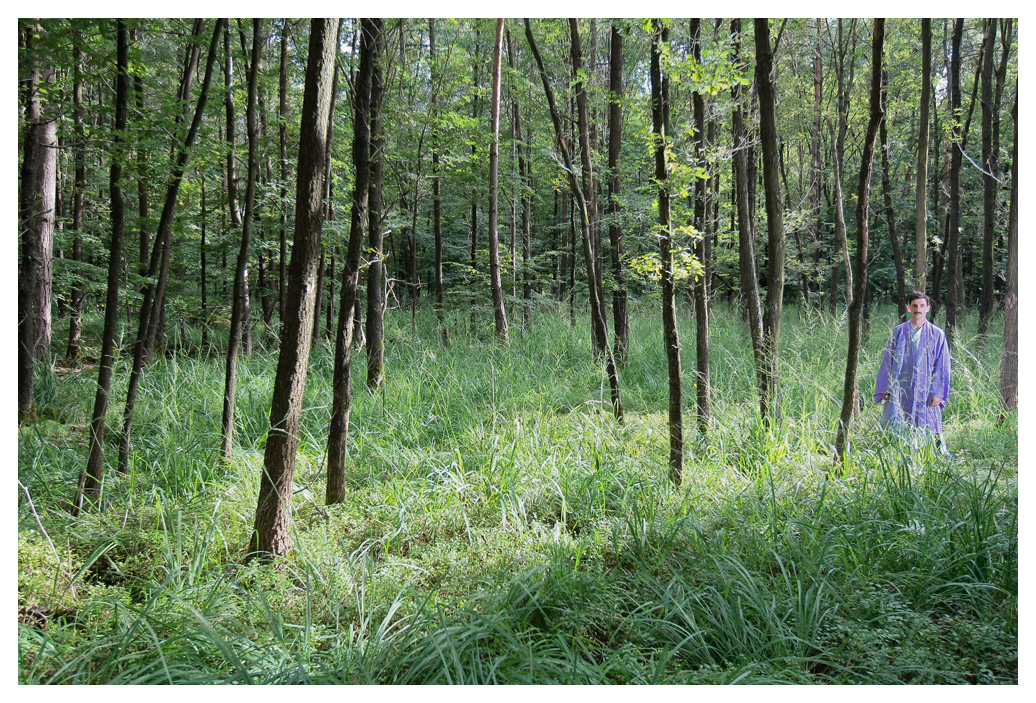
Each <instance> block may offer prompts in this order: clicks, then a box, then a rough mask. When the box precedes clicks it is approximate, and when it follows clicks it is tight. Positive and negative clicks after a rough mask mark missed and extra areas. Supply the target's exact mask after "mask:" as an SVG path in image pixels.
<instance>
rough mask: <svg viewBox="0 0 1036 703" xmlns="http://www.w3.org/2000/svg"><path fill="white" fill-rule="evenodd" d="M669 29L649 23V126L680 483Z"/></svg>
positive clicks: (672, 461)
mask: <svg viewBox="0 0 1036 703" xmlns="http://www.w3.org/2000/svg"><path fill="white" fill-rule="evenodd" d="M668 45H669V29H668V27H666V26H665V25H663V24H662V22H661V20H651V124H652V137H653V141H654V152H655V180H656V181H658V224H659V232H658V233H659V237H658V244H659V248H660V249H661V257H662V262H661V263H662V270H661V273H662V340H663V344H664V345H665V355H666V362H667V364H668V366H669V480H670V481H672V482H673V484H675V485H676V486H679V485H680V484H681V483H682V482H683V379H682V374H681V372H680V338H679V331H678V330H677V326H676V286H675V284H674V281H673V252H672V242H673V223H672V213H671V210H670V202H669V200H670V199H669V190H668V184H667V180H668V176H669V161H668V159H667V157H666V152H667V148H666V147H667V142H668V140H669V104H668V103H669V72H668V71H665V72H663V70H662V50H663V47H666V48H668Z"/></svg>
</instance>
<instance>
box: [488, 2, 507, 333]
mask: <svg viewBox="0 0 1036 703" xmlns="http://www.w3.org/2000/svg"><path fill="white" fill-rule="evenodd" d="M503 37H504V20H503V18H500V19H498V20H497V21H496V43H495V44H494V45H493V88H492V105H491V108H490V109H491V113H490V114H491V117H490V119H491V122H492V124H491V129H490V132H491V137H490V139H491V140H492V141H491V143H490V146H489V281H490V287H491V288H492V293H493V320H494V322H495V324H496V336H497V339H499V340H500V341H501V342H504V343H506V342H507V311H506V310H505V309H504V291H503V282H502V281H501V279H500V237H499V233H498V232H497V225H498V220H499V209H500V208H499V196H498V193H497V190H498V189H499V183H500V177H499V173H498V172H499V168H500V58H501V52H502V49H503V40H504V39H503Z"/></svg>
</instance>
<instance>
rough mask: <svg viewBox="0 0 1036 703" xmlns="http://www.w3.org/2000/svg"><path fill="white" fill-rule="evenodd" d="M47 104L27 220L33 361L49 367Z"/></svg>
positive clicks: (50, 161)
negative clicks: (32, 259)
mask: <svg viewBox="0 0 1036 703" xmlns="http://www.w3.org/2000/svg"><path fill="white" fill-rule="evenodd" d="M55 77H56V76H55V70H54V67H53V66H52V65H51V66H46V67H44V69H43V75H42V82H43V83H51V84H53V83H54V82H55ZM51 107H52V106H50V105H44V106H43V109H42V110H41V116H40V121H39V123H38V124H37V125H36V128H35V130H34V134H35V139H36V143H35V144H34V145H33V152H32V154H33V158H34V159H35V160H36V167H35V169H34V175H35V181H34V182H33V186H32V187H33V191H34V193H35V194H36V197H37V200H36V210H35V212H34V216H33V218H32V219H31V220H30V223H31V225H30V228H31V230H32V236H33V238H34V239H35V246H36V254H37V259H36V276H35V286H34V288H33V298H34V301H33V312H34V317H35V321H34V323H33V328H34V330H35V339H34V340H33V344H34V352H33V353H34V355H35V357H36V361H37V362H39V363H42V364H45V365H50V340H51V337H52V336H53V320H52V316H51V310H50V308H51V304H50V303H51V299H52V298H53V288H54V225H55V223H56V222H57V218H56V217H55V206H56V198H57V173H58V121H57V117H56V115H55V114H54V112H53V110H49V109H47V108H51Z"/></svg>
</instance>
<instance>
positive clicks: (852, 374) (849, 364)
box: [835, 19, 885, 462]
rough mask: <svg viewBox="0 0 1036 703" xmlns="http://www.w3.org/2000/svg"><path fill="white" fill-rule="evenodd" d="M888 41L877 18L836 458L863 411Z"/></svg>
mask: <svg viewBox="0 0 1036 703" xmlns="http://www.w3.org/2000/svg"><path fill="white" fill-rule="evenodd" d="M884 41H885V20H883V19H875V20H874V35H873V38H872V40H871V99H870V120H869V121H868V122H867V135H866V137H865V138H864V142H863V154H862V155H861V157H860V183H859V187H858V188H857V191H856V291H855V293H854V295H853V304H852V305H851V306H850V307H849V351H848V354H847V355H846V362H845V385H844V386H843V391H842V392H843V396H842V415H841V418H840V419H839V423H838V433H837V435H836V437H835V460H836V461H839V462H841V461H842V460H843V459H844V457H845V449H846V444H847V442H848V437H849V425H850V424H851V423H852V419H853V416H854V415H856V414H857V413H858V412H859V401H858V395H859V388H858V385H859V384H858V383H857V373H858V371H859V361H860V346H861V345H860V338H861V336H862V334H861V333H862V331H863V306H864V298H865V290H866V287H867V248H868V244H869V230H868V228H869V213H868V211H869V209H870V190H871V161H872V159H873V158H874V144H875V142H876V141H877V138H878V128H879V125H880V124H881V120H882V110H881V63H882V47H883V45H884Z"/></svg>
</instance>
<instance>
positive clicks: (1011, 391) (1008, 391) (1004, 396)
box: [997, 82, 1019, 424]
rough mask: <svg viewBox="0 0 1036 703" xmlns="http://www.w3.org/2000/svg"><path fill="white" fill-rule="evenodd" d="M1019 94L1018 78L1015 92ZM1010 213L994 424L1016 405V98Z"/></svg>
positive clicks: (1017, 129) (1012, 112)
mask: <svg viewBox="0 0 1036 703" xmlns="http://www.w3.org/2000/svg"><path fill="white" fill-rule="evenodd" d="M1017 94H1018V87H1017V82H1016V83H1015V95H1016V96H1017ZM1011 117H1012V119H1013V120H1014V146H1013V147H1012V149H1011V214H1010V216H1009V217H1008V221H1007V223H1008V224H1007V290H1006V292H1005V293H1004V348H1003V352H1002V353H1001V357H1000V407H1001V410H1000V413H999V414H998V415H997V424H1000V423H1002V422H1003V421H1004V419H1005V418H1006V416H1007V414H1008V413H1012V412H1014V411H1015V410H1016V409H1017V408H1018V132H1019V125H1018V98H1017V97H1016V98H1015V103H1014V108H1013V109H1012V110H1011Z"/></svg>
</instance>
